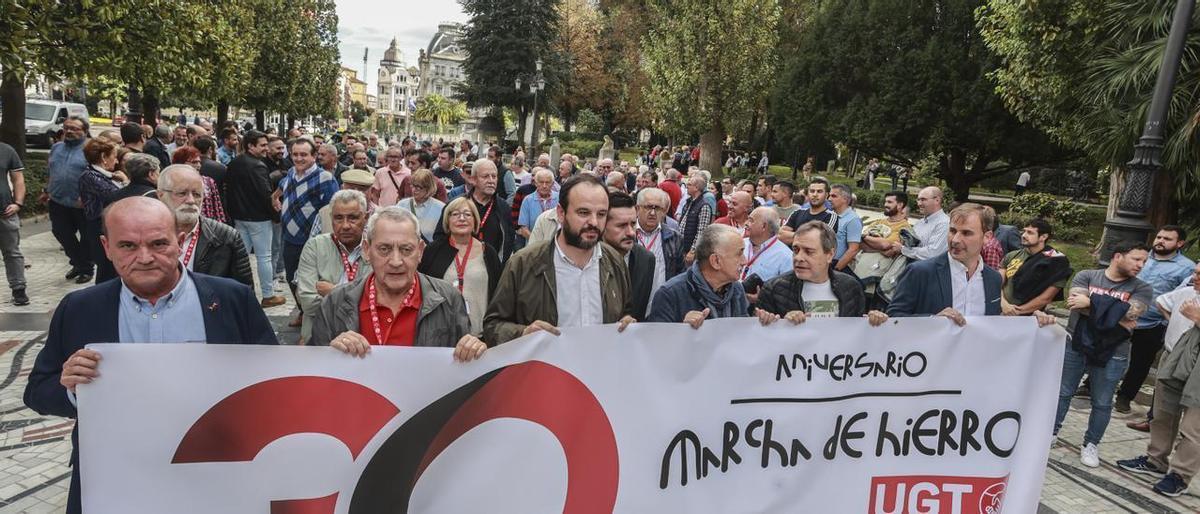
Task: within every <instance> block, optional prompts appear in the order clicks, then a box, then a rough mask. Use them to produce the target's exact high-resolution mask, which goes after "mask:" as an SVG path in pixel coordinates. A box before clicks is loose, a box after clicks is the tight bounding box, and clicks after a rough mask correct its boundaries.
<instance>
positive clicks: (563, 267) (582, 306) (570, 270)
mask: <svg viewBox="0 0 1200 514" xmlns="http://www.w3.org/2000/svg"><path fill="white" fill-rule="evenodd" d="M600 254H601V250H600V244H596V246H593V247H592V257H591V258H590V259H588V262H587V265H585V266H584V267H583V268H580V267H578V266H576V265H575V263H574V262H572V261H571V259H570V258H568V257H567V255H566V254H565V253H563V251H562V247H560V246H559V245H558V234H555V235H554V283H555V294H556V297H557V306H558V326H559V327H560V328H562V327H584V326H590V325H600V324H603V323H604V305H603V300H602V297H601V291H600Z"/></svg>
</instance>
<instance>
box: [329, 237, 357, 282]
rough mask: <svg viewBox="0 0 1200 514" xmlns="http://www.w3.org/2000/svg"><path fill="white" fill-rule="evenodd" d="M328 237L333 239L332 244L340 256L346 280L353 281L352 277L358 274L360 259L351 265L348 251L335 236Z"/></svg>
mask: <svg viewBox="0 0 1200 514" xmlns="http://www.w3.org/2000/svg"><path fill="white" fill-rule="evenodd" d="M329 239H330V240H331V241H333V246H334V247H336V248H337V251H338V255H340V256H341V257H342V269H343V270H345V272H346V282H353V281H354V277H356V276H358V265H359V264H361V261H359V260H357V259H356V260H355V261H354V265H351V264H350V251H348V250H346V247H345V246H344V245H342V242H341V241H338V240H337V238H335V237H333V236H330V237H329ZM360 244H361V243H360Z"/></svg>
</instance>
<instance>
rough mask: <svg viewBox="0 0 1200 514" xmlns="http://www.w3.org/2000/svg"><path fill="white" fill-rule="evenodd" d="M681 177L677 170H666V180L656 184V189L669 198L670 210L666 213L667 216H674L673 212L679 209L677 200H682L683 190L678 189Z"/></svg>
mask: <svg viewBox="0 0 1200 514" xmlns="http://www.w3.org/2000/svg"><path fill="white" fill-rule="evenodd" d="M681 176H682V175H680V174H679V170H676V169H674V168H668V169H667V178H666V179H665V180H663V181H662V182H659V183H658V188H659V189H662V190H663V192H664V193H666V194H667V196H668V197H670V198H671V210H670V211H669V212H667V215H668V216H672V217H674V216H675V211H676V210H677V209H679V200H680V199H681V198H683V190H682V189H680V188H679V177H681Z"/></svg>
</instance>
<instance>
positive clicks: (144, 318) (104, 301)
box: [25, 197, 278, 513]
mask: <svg viewBox="0 0 1200 514" xmlns="http://www.w3.org/2000/svg"><path fill="white" fill-rule="evenodd" d="M104 222H105V226H106V228H107V235H106V236H101V238H102V239H101V241H102V243H103V246H104V249H105V252H106V253H107V254H108V256H109V258H110V259H111V260H112V261H113V263H114V265H115V266H116V269H117V274H118V275H119V276H120V280H110V281H108V282H105V283H103V284H98V285H95V286H92V287H89V288H87V289H83V290H80V291H74V292H72V293H70V294H68V295H67V296H65V297H64V298H63V299H62V301H61V302H59V304H58V308H57V309H55V311H54V317H53V318H52V319H51V321H50V332H49V335H48V336H47V338H46V346H45V347H44V348H42V351H41V352H40V353H38V356H37V360H36V362H35V363H34V366H33V370H32V371H31V372H30V374H29V384H28V385H27V386H26V387H25V405H26V406H28V407H29V408H30V409H33V410H34V411H37V412H38V413H40V414H47V415H56V416H63V417H69V418H74V417H76V416H77V410H76V399H75V387H76V386H77V385H79V384H86V383H89V382H91V381H92V380H93V379H95V378H97V377H98V376H99V375H98V374H97V366H98V365H99V361H100V360H101V356H100V354H99V352H97V351H95V350H90V349H87V348H85V346H86V345H87V344H89V343H117V342H119V343H148V342H182V341H204V342H211V343H239V344H278V341H277V340H276V338H275V332H274V331H273V330H272V328H271V324H270V323H269V322H268V321H267V317H266V315H265V314H264V313H263V311H262V310H261V309H259V308H258V307H257V306H256V305H255V304H256V299H255V297H254V293H253V292H252V291H251V290H250V288H248V287H246V286H244V285H241V284H238V283H236V282H234V281H232V280H227V279H224V278H218V277H209V276H205V275H201V274H193V273H189V272H185V271H184V269H183V267H182V266H180V264H179V253H180V248H179V243H178V241H179V240H178V234H177V233H176V232H175V218H174V216H173V215H172V214H171V211H170V210H169V209H167V207H166V206H165V205H163V203H162V202H160V201H158V200H156V199H152V198H142V197H135V198H128V199H125V200H121V201H119V202H117V203H114V204H113V205H112V207H111V208H109V210H108V213H107V214H106V215H105V218H104ZM145 255H150V256H151V257H150V258H151V259H152V261H153V262H152V263H150V264H147V263H146V262H144V256H145ZM168 297H169V298H170V300H169V301H167V300H166V299H167V298H168ZM166 326H169V327H170V328H169V329H165V330H164V328H163V327H166ZM163 336H165V337H169V338H171V339H169V340H159V338H160V337H163ZM78 428H79V427H78V425H76V430H75V433H73V434H72V436H71V440H72V443H73V444H74V445H75V448H74V449H73V450H72V452H71V466H72V467H73V473H72V475H71V490H70V493H69V494H68V497H67V512H68V513H78V512H80V511H81V509H82V507H81V502H80V493H79V480H80V477H79V451H78V450H79V441H78Z"/></svg>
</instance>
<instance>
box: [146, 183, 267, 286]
mask: <svg viewBox="0 0 1200 514" xmlns="http://www.w3.org/2000/svg"><path fill="white" fill-rule="evenodd" d="M158 199H159V200H162V202H163V203H165V204H167V207H169V208H170V209H171V212H173V213H174V214H175V231H176V232H178V233H181V234H186V235H185V236H184V238H183V240H182V241H180V243H179V245H180V247H181V248H182V249H183V251H182V252H181V253H180V256H179V261H180V262H181V263H182V264H183V266H184V267H185V268H187V269H188V270H191V271H195V272H196V273H203V274H205V275H213V276H216V277H225V278H231V279H234V280H236V281H238V282H241V283H243V284H246V285H247V286H250V287H254V278H253V275H251V273H250V258H249V256H247V255H246V247H245V246H244V245H243V244H242V238H241V237H239V236H238V233H237V231H236V230H234V229H233V228H232V227H230V226H229V225H226V224H224V223H220V222H218V221H215V220H213V219H210V218H205V217H203V216H201V215H200V206H201V204H203V202H204V181H202V180H201V179H200V174H199V173H197V172H196V170H195V169H194V168H192V167H191V166H188V165H186V164H175V165H172V166H167V169H165V170H163V171H162V175H161V176H160V177H159V179H158Z"/></svg>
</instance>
